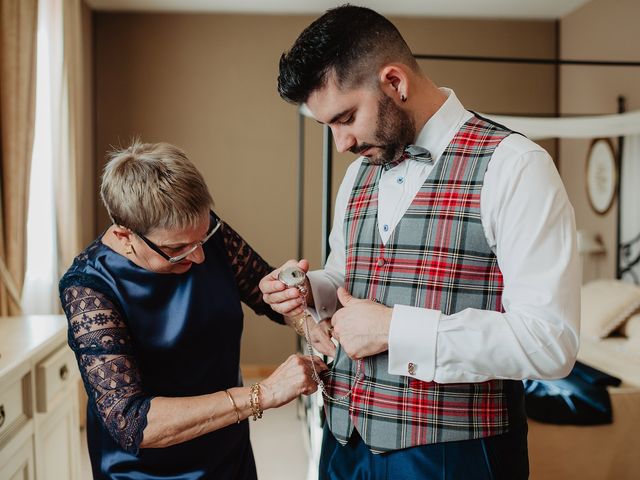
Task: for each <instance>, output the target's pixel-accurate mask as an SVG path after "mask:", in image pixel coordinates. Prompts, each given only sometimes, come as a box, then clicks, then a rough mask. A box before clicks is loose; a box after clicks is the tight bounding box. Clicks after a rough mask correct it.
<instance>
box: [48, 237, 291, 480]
mask: <svg viewBox="0 0 640 480" xmlns="http://www.w3.org/2000/svg"><path fill="white" fill-rule="evenodd" d="M203 248H204V252H205V261H204V262H203V263H202V264H200V265H197V264H193V265H192V266H191V268H190V270H189V271H187V272H186V273H183V274H159V273H154V272H151V271H148V270H145V269H143V268H141V267H139V266H137V265H136V264H134V263H133V262H131V261H130V260H128V259H127V258H125V257H124V256H122V255H120V254H118V253H116V252H114V251H113V250H111V249H110V248H109V247H108V246H106V245H104V244H103V243H102V242H101V240H100V238H98V239H96V240H95V241H94V242H93V243H92V244H91V245H90V246H89V247H87V248H86V249H85V250H84V251H83V252H82V253H81V254H80V255H79V256H78V257H77V258H76V259H75V260H74V262H73V265H72V266H71V268H69V270H68V271H67V273H66V274H65V275H64V276H63V277H62V279H61V281H60V298H61V301H62V305H63V307H64V310H65V313H66V315H67V318H68V320H69V345H70V346H71V348H72V349H73V350H74V351H75V354H76V358H77V360H78V364H79V366H80V371H81V374H82V378H83V381H84V384H85V387H86V390H87V392H88V394H89V403H88V407H87V438H88V445H89V453H90V457H91V464H92V469H93V475H94V478H96V479H125V478H126V479H176V480H177V479H184V480H187V479H188V480H192V479H204V478H207V479H217V480H223V479H230V480H231V479H233V480H244V479H247V480H255V479H256V468H255V463H254V459H253V453H252V450H251V444H250V443H249V426H248V422H247V420H245V421H243V422H240V424H232V425H230V426H228V427H225V428H222V429H219V430H216V431H214V432H211V433H208V434H205V435H202V436H200V437H197V438H195V439H193V440H190V441H187V442H184V443H182V444H178V445H174V446H170V447H166V448H157V449H151V448H149V449H140V448H139V445H140V442H141V441H142V434H143V430H144V428H145V426H146V424H147V420H146V416H147V412H148V410H149V406H150V402H151V399H152V398H153V397H155V396H166V397H181V396H192V395H202V394H207V393H212V392H217V391H221V390H224V389H227V388H232V387H237V386H241V385H242V380H241V378H240V372H239V364H240V363H239V362H240V337H241V334H242V326H243V314H242V308H241V301H243V302H245V303H246V304H247V305H249V306H250V307H251V308H252V309H253V310H254V311H256V312H257V313H259V314H266V315H268V316H269V317H270V318H271V319H272V320H274V321H277V322H278V323H283V320H282V317H281V316H279V315H277V314H275V313H274V312H272V311H271V309H270V308H269V307H268V306H267V305H266V304H264V302H263V301H262V296H261V294H260V291H259V289H258V282H259V281H260V278H262V277H263V276H264V275H266V274H267V273H269V272H270V271H271V270H272V268H271V267H270V266H269V265H268V264H267V263H266V262H264V261H263V260H262V258H260V256H259V255H257V254H256V253H255V252H254V251H253V250H252V249H251V248H250V247H249V246H248V245H247V244H246V243H245V242H244V241H243V240H242V238H241V237H240V236H239V235H238V234H237V233H236V232H235V231H233V230H232V229H231V228H230V227H229V226H228V225H223V226H222V227H221V228H220V230H219V231H218V232H217V233H216V234H214V236H213V237H212V238H211V239H210V240H209V241H208V242H207V243H205V244H204V246H203Z"/></svg>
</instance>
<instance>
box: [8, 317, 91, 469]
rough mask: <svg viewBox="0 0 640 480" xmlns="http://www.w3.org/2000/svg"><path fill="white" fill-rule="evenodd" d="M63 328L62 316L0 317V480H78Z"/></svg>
mask: <svg viewBox="0 0 640 480" xmlns="http://www.w3.org/2000/svg"><path fill="white" fill-rule="evenodd" d="M66 327H67V322H66V319H65V318H64V316H62V315H38V316H24V317H0V480H80V473H79V472H80V469H79V466H80V428H79V425H78V376H79V373H78V368H77V365H76V361H75V357H74V355H73V352H72V351H71V350H70V349H69V347H68V346H67V342H66V338H67V337H66Z"/></svg>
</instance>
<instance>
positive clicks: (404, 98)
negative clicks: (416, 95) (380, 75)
mask: <svg viewBox="0 0 640 480" xmlns="http://www.w3.org/2000/svg"><path fill="white" fill-rule="evenodd" d="M400 100H402V101H403V102H406V101H407V97H405V96H404V95H403V94H400Z"/></svg>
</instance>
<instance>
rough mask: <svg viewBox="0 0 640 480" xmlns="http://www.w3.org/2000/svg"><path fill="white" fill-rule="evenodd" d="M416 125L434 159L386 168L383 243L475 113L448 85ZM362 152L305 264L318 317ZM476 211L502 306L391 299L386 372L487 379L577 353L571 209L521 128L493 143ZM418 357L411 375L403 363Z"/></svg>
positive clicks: (341, 250) (550, 365)
mask: <svg viewBox="0 0 640 480" xmlns="http://www.w3.org/2000/svg"><path fill="white" fill-rule="evenodd" d="M442 90H443V91H444V92H445V93H446V94H447V95H448V98H447V100H446V101H445V103H444V104H443V105H442V107H441V108H440V109H439V110H438V111H437V112H436V113H435V114H434V115H433V116H432V117H431V118H430V119H429V120H428V121H427V123H426V124H425V125H424V127H423V128H422V130H421V131H420V133H419V135H418V138H417V141H416V144H417V145H420V146H423V147H425V148H427V149H428V150H429V151H430V152H431V154H432V156H433V158H434V160H435V161H434V164H433V165H427V164H426V163H425V162H420V161H416V160H406V161H404V162H402V163H401V164H399V165H397V166H396V167H394V168H392V169H390V170H388V171H384V172H383V174H382V176H381V178H380V185H379V191H378V228H379V231H380V236H381V238H382V242H383V243H386V242H387V241H388V240H389V237H390V236H391V234H392V232H393V229H394V228H395V226H396V225H397V224H398V222H399V221H400V219H401V218H402V216H403V215H404V213H405V212H406V210H407V208H408V207H409V205H410V204H411V202H412V201H413V198H414V197H415V195H416V193H417V192H418V190H420V188H421V187H422V185H423V184H424V182H425V180H426V178H427V176H428V175H429V173H430V172H431V169H432V168H433V166H434V165H435V164H436V163H437V162H438V161H439V159H440V157H441V156H442V154H443V153H444V151H445V149H446V147H447V146H448V145H449V142H450V141H451V140H452V139H453V137H454V135H455V134H456V132H457V131H458V130H459V129H460V127H461V126H462V125H463V124H464V123H465V122H466V121H467V120H468V119H469V118H471V116H472V114H471V113H470V112H468V111H467V110H465V109H464V107H463V106H462V104H461V103H460V101H459V100H458V99H457V97H456V95H455V93H454V92H453V91H451V90H449V89H442ZM362 158H363V157H360V158H358V159H357V160H356V161H354V162H353V163H352V164H351V165H350V166H349V168H348V170H347V172H346V174H345V177H344V179H343V181H342V184H341V185H340V190H339V191H338V196H337V198H336V203H335V218H334V221H333V228H332V230H331V234H330V237H329V243H330V246H331V253H330V255H329V258H328V259H327V263H326V265H325V268H324V269H323V270H316V271H313V272H309V280H310V283H311V289H312V292H313V298H314V301H315V309H312V310H311V313H312V315H313V316H314V318H315V319H316V321H319V320H320V319H323V318H329V317H331V316H332V315H333V313H334V312H335V310H336V307H337V295H336V290H337V288H338V287H339V286H344V278H345V244H344V242H345V240H344V232H343V223H344V216H345V210H346V206H347V202H348V200H349V196H350V193H351V190H352V188H353V184H354V181H355V178H356V174H357V172H358V170H359V168H360V164H361V162H362ZM480 214H481V219H482V227H483V229H484V233H485V237H486V240H487V243H488V244H489V246H490V248H491V250H492V251H493V252H494V253H495V255H496V257H497V259H498V265H499V267H500V270H501V271H502V275H503V278H504V291H503V296H502V303H503V306H504V310H505V312H504V313H502V312H494V311H488V310H479V309H473V308H468V309H465V310H463V311H461V312H457V313H454V314H452V315H444V314H443V313H441V312H440V311H438V310H432V309H428V308H417V307H411V306H407V305H394V306H393V312H392V317H391V327H390V332H389V373H391V374H396V375H407V376H411V377H414V378H417V379H419V380H424V381H435V382H439V383H453V382H482V381H485V380H489V379H494V378H507V379H518V380H520V379H524V378H546V379H549V378H558V377H563V376H565V375H566V374H568V373H569V371H570V370H571V367H572V366H573V363H574V360H575V356H576V353H577V351H578V333H579V312H580V310H579V309H580V266H579V260H578V255H577V248H576V238H575V220H574V212H573V208H572V206H571V204H570V203H569V199H568V197H567V194H566V192H565V189H564V186H563V184H562V181H561V179H560V176H559V174H558V172H557V170H556V168H555V165H554V164H553V161H552V159H551V157H550V156H549V154H548V153H547V152H546V151H545V150H544V149H542V148H541V147H540V146H538V145H536V144H535V143H533V142H532V141H530V140H528V139H527V138H525V137H523V136H521V135H510V136H508V137H507V138H505V139H504V140H503V141H502V142H501V143H500V144H499V145H498V147H497V148H496V149H495V152H494V154H493V157H492V159H491V161H490V162H489V167H488V169H487V172H486V174H485V177H484V184H483V187H482V191H481V196H480ZM409 363H412V364H414V365H415V373H414V374H412V375H411V374H409V372H408V364H409Z"/></svg>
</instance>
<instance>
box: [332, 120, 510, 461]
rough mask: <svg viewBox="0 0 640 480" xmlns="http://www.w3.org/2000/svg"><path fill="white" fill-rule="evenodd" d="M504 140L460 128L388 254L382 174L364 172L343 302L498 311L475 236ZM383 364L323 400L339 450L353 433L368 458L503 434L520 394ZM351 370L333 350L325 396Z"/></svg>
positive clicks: (352, 206)
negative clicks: (487, 178)
mask: <svg viewBox="0 0 640 480" xmlns="http://www.w3.org/2000/svg"><path fill="white" fill-rule="evenodd" d="M511 133H512V132H510V131H508V130H506V129H505V128H504V127H501V126H498V125H495V124H492V123H489V121H487V120H485V119H482V118H478V117H473V118H471V119H470V120H469V121H467V122H466V123H465V124H464V125H463V126H462V128H461V129H460V131H459V132H458V133H457V134H456V135H455V137H454V138H453V140H452V141H451V143H450V144H449V145H448V147H447V148H446V150H445V152H444V153H443V155H442V157H441V158H440V160H439V161H438V163H437V164H436V165H435V166H434V168H433V170H432V171H431V173H430V174H429V176H428V177H427V179H426V181H425V183H424V184H423V185H422V187H421V188H420V190H419V191H418V193H417V195H416V196H415V198H414V199H413V202H412V203H411V205H410V206H409V208H408V210H407V212H406V213H405V214H404V216H403V217H402V219H401V220H400V222H399V223H398V225H397V226H396V227H395V229H394V231H393V233H392V235H391V237H390V238H389V240H388V242H387V243H386V245H384V244H383V243H382V240H381V238H380V234H379V231H378V215H377V211H378V182H379V179H380V176H381V174H382V172H383V168H382V167H380V166H376V165H371V164H369V163H366V162H363V163H362V165H361V167H360V170H359V172H358V174H357V177H356V180H355V184H354V186H353V190H352V191H351V195H350V198H349V202H348V204H347V209H346V214H345V221H344V234H345V245H346V269H345V288H346V289H347V290H348V291H349V292H350V293H351V295H353V296H354V297H356V298H368V299H373V300H376V301H377V302H379V303H381V304H384V305H386V306H389V307H392V306H393V305H395V304H400V305H411V306H415V307H423V308H430V309H436V310H439V311H441V312H442V313H443V314H445V315H450V314H453V313H456V312H459V311H461V310H464V309H466V308H475V309H483V310H494V311H502V300H501V299H502V289H503V280H502V274H501V272H500V269H499V268H498V263H497V260H496V256H495V255H494V254H493V252H492V251H491V249H490V248H489V245H488V244H487V241H486V238H485V234H484V231H483V228H482V223H481V219H480V191H481V189H482V184H483V180H484V175H485V172H486V170H487V166H488V164H489V161H490V160H491V156H492V155H493V152H494V150H495V148H496V147H497V146H498V144H499V143H500V142H501V141H502V140H503V139H504V138H505V137H506V136H508V135H509V134H511ZM388 363H389V361H388V353H387V352H383V353H380V354H378V355H374V356H371V357H368V358H365V359H364V361H363V367H364V378H363V380H361V381H360V382H359V383H358V384H357V386H356V387H355V388H354V391H353V393H352V395H351V396H350V397H348V398H347V399H345V400H341V401H337V402H334V401H330V400H326V404H325V411H326V416H327V422H328V425H329V428H330V429H331V431H332V432H333V434H334V436H335V437H336V439H337V440H338V441H339V442H340V443H342V444H346V442H347V441H348V439H349V437H350V436H351V433H352V431H353V428H354V426H355V428H356V429H357V430H358V433H359V434H360V436H361V437H362V439H363V440H364V442H365V443H366V444H367V445H368V446H369V448H370V449H371V451H373V452H374V453H380V452H385V451H390V450H398V449H402V448H407V447H412V446H416V445H424V444H430V443H440V442H448V441H455V440H468V439H475V438H482V437H488V436H492V435H498V434H501V433H505V432H507V431H508V428H509V406H508V403H509V399H508V398H507V397H508V396H509V395H510V393H509V392H510V391H514V389H515V390H517V389H518V386H517V385H516V382H513V381H503V380H491V381H487V382H482V383H458V384H439V383H435V382H423V381H420V380H417V379H414V378H411V377H409V376H398V375H390V374H389V372H388ZM356 365H357V363H356V362H354V361H351V360H350V359H349V358H348V357H347V355H346V354H345V353H344V352H343V351H342V350H340V349H338V353H337V354H336V358H335V361H334V363H333V373H332V374H330V375H328V376H327V378H326V380H325V383H326V384H327V387H328V390H329V392H330V393H331V394H332V396H334V397H338V396H340V395H344V394H345V393H346V392H347V391H348V390H349V389H350V388H351V386H352V385H353V382H354V378H355V372H356ZM517 383H518V384H519V386H520V388H521V382H517ZM509 384H511V385H509ZM516 393H518V392H516ZM520 394H521V390H520Z"/></svg>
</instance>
